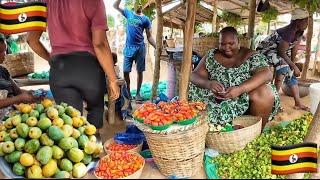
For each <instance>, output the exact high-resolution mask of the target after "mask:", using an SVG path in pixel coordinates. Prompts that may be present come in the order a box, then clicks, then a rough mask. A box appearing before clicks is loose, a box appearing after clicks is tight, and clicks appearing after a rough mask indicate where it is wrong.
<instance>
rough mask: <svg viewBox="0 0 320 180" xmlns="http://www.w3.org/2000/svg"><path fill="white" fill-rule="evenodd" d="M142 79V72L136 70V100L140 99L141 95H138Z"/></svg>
mask: <svg viewBox="0 0 320 180" xmlns="http://www.w3.org/2000/svg"><path fill="white" fill-rule="evenodd" d="M142 81H143V72H138V77H137V82H138V84H137V95H136V100H137V101H142V98H141V95H140V89H141V85H142Z"/></svg>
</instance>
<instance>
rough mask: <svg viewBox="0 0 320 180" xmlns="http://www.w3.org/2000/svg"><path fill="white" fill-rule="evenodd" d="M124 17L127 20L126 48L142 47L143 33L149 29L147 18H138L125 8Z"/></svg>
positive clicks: (149, 24) (149, 23)
mask: <svg viewBox="0 0 320 180" xmlns="http://www.w3.org/2000/svg"><path fill="white" fill-rule="evenodd" d="M124 16H125V17H126V19H127V39H126V46H144V37H143V31H144V29H150V28H151V22H150V20H149V18H148V17H147V16H145V15H143V16H139V15H137V14H135V13H134V12H132V11H130V10H128V9H127V8H125V9H124Z"/></svg>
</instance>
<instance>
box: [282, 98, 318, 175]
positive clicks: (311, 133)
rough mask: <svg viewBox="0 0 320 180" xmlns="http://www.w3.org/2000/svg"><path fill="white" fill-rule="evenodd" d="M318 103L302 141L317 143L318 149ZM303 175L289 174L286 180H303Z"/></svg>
mask: <svg viewBox="0 0 320 180" xmlns="http://www.w3.org/2000/svg"><path fill="white" fill-rule="evenodd" d="M319 129H320V103H319V105H318V108H317V111H316V113H315V114H314V117H313V119H312V121H311V123H310V125H309V129H308V132H307V135H306V137H305V139H304V142H313V143H317V144H318V147H319V142H320V133H319ZM319 163H320V162H319V161H318V168H319V167H320V166H319ZM303 176H304V173H296V174H290V175H288V176H287V179H303ZM312 176H313V177H316V176H319V172H318V173H315V174H312Z"/></svg>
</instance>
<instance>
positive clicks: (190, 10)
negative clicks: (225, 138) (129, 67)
mask: <svg viewBox="0 0 320 180" xmlns="http://www.w3.org/2000/svg"><path fill="white" fill-rule="evenodd" d="M196 3H197V0H187V19H186V23H185V28H184V35H183V37H184V39H183V61H182V66H181V82H180V86H179V97H180V100H188V85H189V80H190V73H191V63H192V62H191V58H192V44H193V34H194V23H195V17H196Z"/></svg>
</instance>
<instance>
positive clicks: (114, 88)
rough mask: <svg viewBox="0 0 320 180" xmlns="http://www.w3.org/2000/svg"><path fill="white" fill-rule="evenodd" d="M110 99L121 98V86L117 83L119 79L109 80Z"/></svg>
mask: <svg viewBox="0 0 320 180" xmlns="http://www.w3.org/2000/svg"><path fill="white" fill-rule="evenodd" d="M108 93H109V98H110V99H109V100H110V101H115V100H117V99H118V98H119V96H120V88H119V85H118V83H117V81H109V91H108Z"/></svg>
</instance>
